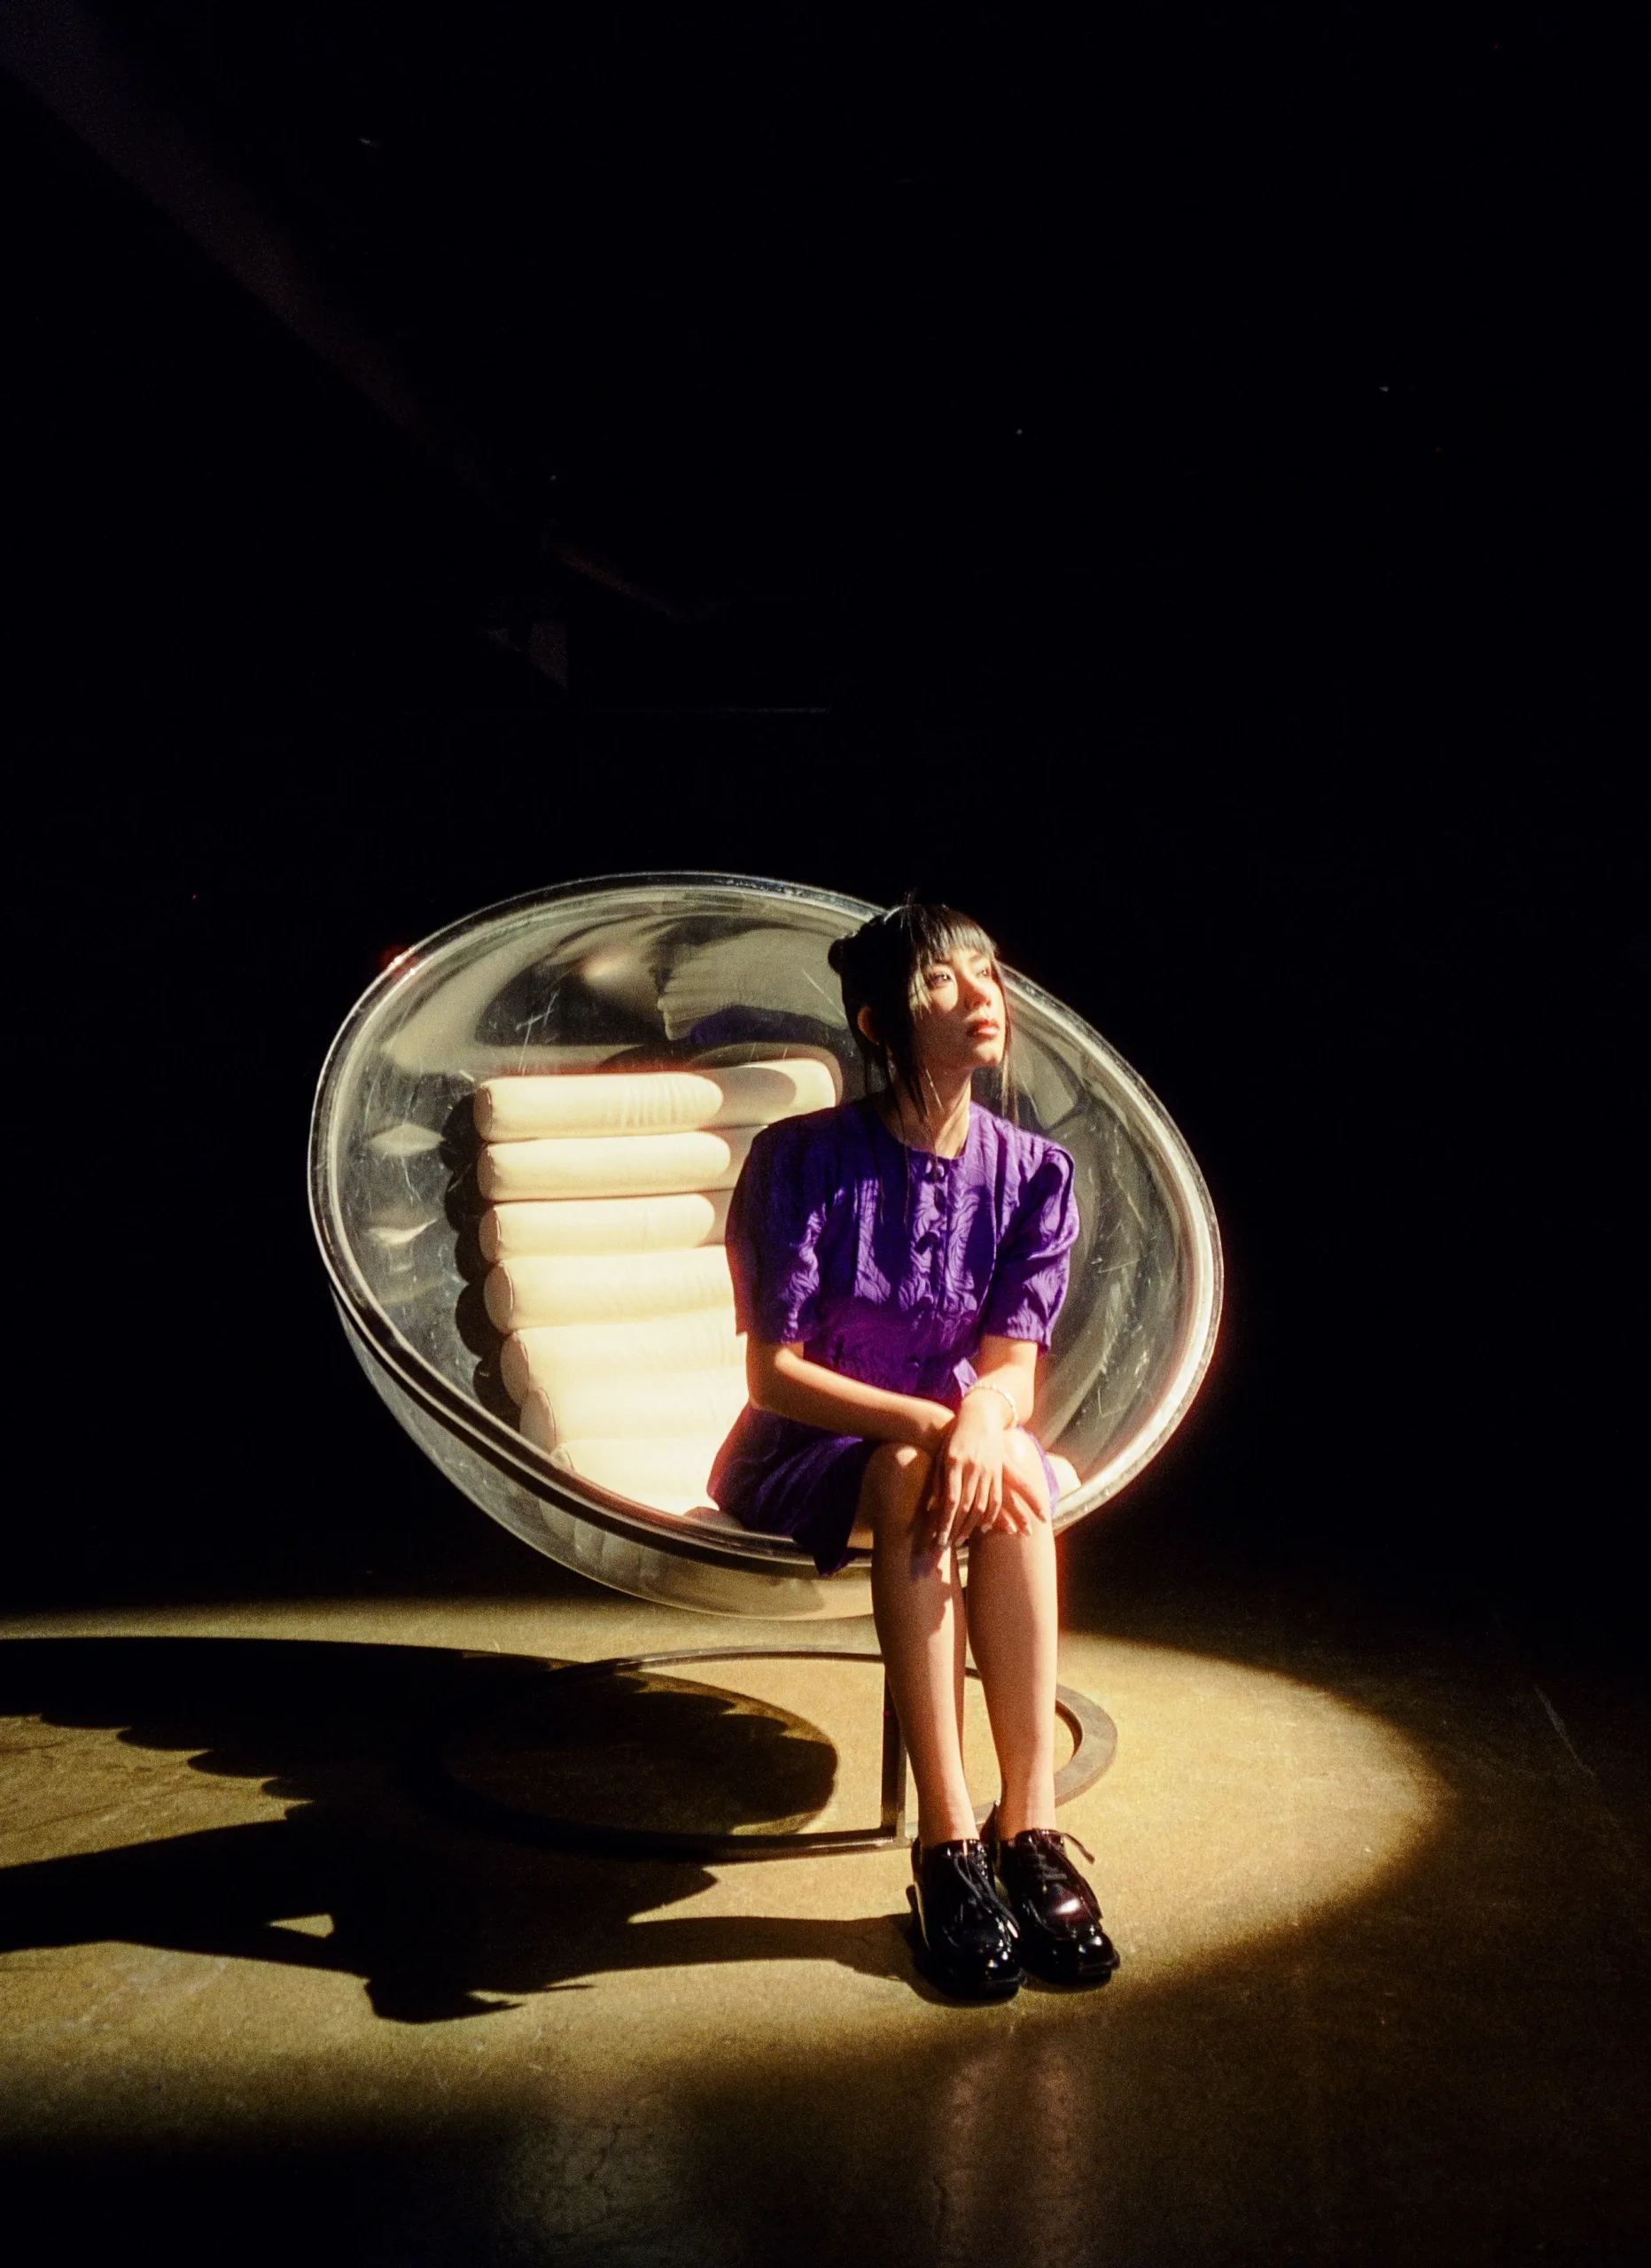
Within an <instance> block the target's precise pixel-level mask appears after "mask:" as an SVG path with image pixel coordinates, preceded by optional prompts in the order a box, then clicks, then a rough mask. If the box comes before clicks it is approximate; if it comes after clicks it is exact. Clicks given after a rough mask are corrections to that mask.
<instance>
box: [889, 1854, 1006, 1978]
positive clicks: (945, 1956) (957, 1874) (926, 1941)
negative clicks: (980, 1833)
mask: <svg viewBox="0 0 1651 2268" xmlns="http://www.w3.org/2000/svg"><path fill="white" fill-rule="evenodd" d="M912 1875H913V1877H914V1881H915V1888H914V1889H913V1891H912V1904H913V1907H915V1910H916V1915H917V1933H918V1938H919V1941H920V1943H919V1954H918V1965H919V1967H920V1968H921V1969H922V1970H923V1974H924V1976H925V1977H927V1978H928V1979H929V1982H930V1983H931V1985H934V1986H935V1987H936V1988H937V1990H938V1991H939V1992H946V1993H948V1994H949V1995H950V1996H951V1998H952V1999H953V2000H1013V1999H1014V1997H1015V1995H1016V1992H1019V1990H1020V1988H1021V1983H1022V1977H1021V1966H1020V1961H1019V1959H1018V1957H1017V1955H1016V1945H1015V1924H1014V1922H1012V1921H1010V1919H1009V1915H1008V1914H1007V1913H1006V1912H1005V1911H1004V1908H1003V1906H1002V1903H1001V1900H1000V1899H999V1897H998V1894H997V1892H996V1891H995V1890H994V1889H993V1886H992V1871H991V1868H989V1867H988V1866H987V1864H986V1854H985V1846H984V1845H981V1844H979V1843H977V1842H974V1841H972V1840H971V1841H970V1842H967V1843H931V1844H930V1845H928V1847H927V1848H926V1849H923V1848H921V1847H920V1846H919V1845H917V1844H915V1843H914V1844H913V1845H912Z"/></svg>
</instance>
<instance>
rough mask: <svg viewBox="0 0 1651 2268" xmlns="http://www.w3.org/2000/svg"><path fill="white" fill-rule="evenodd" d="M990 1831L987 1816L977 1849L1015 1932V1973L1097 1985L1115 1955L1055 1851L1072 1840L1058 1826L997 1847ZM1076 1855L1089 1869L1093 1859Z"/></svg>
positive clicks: (1083, 1890)
mask: <svg viewBox="0 0 1651 2268" xmlns="http://www.w3.org/2000/svg"><path fill="white" fill-rule="evenodd" d="M996 1826H997V1820H996V1816H995V1814H994V1815H993V1818H991V1819H989V1820H988V1821H986V1826H985V1835H986V1838H987V1839H986V1844H985V1849H986V1852H987V1854H988V1857H989V1859H990V1861H991V1866H992V1871H993V1874H994V1875H995V1876H996V1877H997V1881H998V1885H999V1887H1000V1889H1001V1891H1002V1894H1003V1903H1004V1904H1005V1905H1006V1906H1007V1907H1008V1908H1009V1912H1010V1914H1011V1915H1013V1916H1014V1919H1015V1927H1016V1930H1017V1931H1018V1932H1019V1952H1020V1959H1021V1965H1022V1967H1023V1968H1025V1969H1030V1970H1031V1971H1032V1975H1033V1976H1034V1977H1041V1978H1042V1979H1043V1981H1044V1983H1045V1984H1046V1985H1104V1984H1105V1983H1106V1981H1107V1978H1108V1977H1110V1976H1111V1974H1112V1972H1113V1970H1114V1969H1116V1968H1117V1967H1118V1948H1117V1947H1116V1946H1114V1944H1113V1943H1112V1940H1111V1938H1109V1937H1108V1935H1107V1933H1106V1931H1105V1930H1103V1929H1102V1926H1101V1907H1100V1903H1099V1901H1098V1900H1097V1899H1096V1897H1095V1894H1094V1891H1093V1890H1092V1889H1091V1888H1090V1886H1089V1884H1087V1883H1086V1881H1085V1880H1084V1877H1083V1876H1082V1875H1080V1874H1079V1871H1078V1869H1077V1868H1076V1867H1075V1866H1074V1865H1073V1864H1072V1862H1071V1860H1070V1859H1069V1858H1068V1857H1067V1855H1066V1853H1065V1852H1064V1851H1063V1848H1062V1847H1061V1846H1062V1845H1063V1844H1065V1843H1078V1837H1076V1836H1075V1835H1067V1834H1065V1833H1063V1830H1062V1829H1060V1828H1058V1827H1029V1828H1027V1829H1025V1830H1024V1833H1022V1834H1020V1835H1013V1836H1010V1837H1009V1840H1008V1841H1007V1842H1001V1841H999V1839H998V1837H997V1835H996V1833H995V1829H996ZM1078 1848H1079V1850H1080V1851H1083V1853H1084V1856H1085V1858H1086V1859H1087V1860H1089V1863H1090V1864H1091V1866H1093V1865H1094V1852H1091V1851H1087V1850H1085V1849H1084V1845H1082V1844H1081V1843H1078Z"/></svg>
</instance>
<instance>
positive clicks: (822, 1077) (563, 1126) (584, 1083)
mask: <svg viewBox="0 0 1651 2268" xmlns="http://www.w3.org/2000/svg"><path fill="white" fill-rule="evenodd" d="M840 1089H841V1080H840V1078H839V1076H838V1075H837V1071H836V1068H835V1066H833V1065H830V1064H828V1063H825V1062H823V1061H820V1060H816V1059H814V1058H813V1057H810V1056H798V1057H794V1058H790V1059H788V1060H785V1061H784V1062H778V1063H743V1064H740V1065H738V1066H736V1067H734V1068H729V1069H727V1070H715V1071H629V1072H627V1071H597V1072H593V1073H587V1074H575V1075H572V1076H565V1077H559V1078H537V1077H533V1076H527V1077H517V1078H509V1077H507V1078H498V1079H485V1080H484V1081H483V1082H482V1084H480V1085H479V1087H478V1088H477V1090H476V1097H475V1102H474V1105H473V1107H474V1111H475V1115H476V1130H477V1132H478V1133H479V1135H480V1136H481V1138H482V1139H483V1140H484V1141H486V1142H525V1141H533V1140H538V1139H543V1138H558V1139H565V1138H567V1137H568V1136H571V1135H589V1134H610V1135H632V1134H664V1133H670V1132H676V1131H681V1130H689V1129H693V1128H698V1127H708V1126H768V1125H772V1124H773V1122H774V1121H775V1119H778V1118H791V1117H795V1116H796V1115H797V1114H798V1112H799V1111H805V1110H829V1109H830V1107H831V1106H832V1105H833V1103H835V1102H836V1101H837V1097H838V1094H839V1091H840Z"/></svg>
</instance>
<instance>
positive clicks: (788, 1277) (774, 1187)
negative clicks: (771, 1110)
mask: <svg viewBox="0 0 1651 2268" xmlns="http://www.w3.org/2000/svg"><path fill="white" fill-rule="evenodd" d="M833 1167H834V1158H833V1151H832V1146H831V1145H830V1143H829V1141H826V1140H823V1139H822V1138H821V1136H820V1134H819V1133H818V1131H817V1130H815V1128H814V1127H813V1126H811V1125H810V1123H809V1122H808V1121H807V1120H806V1119H792V1120H789V1121H785V1122H782V1123H781V1124H780V1125H778V1126H773V1127H768V1128H767V1129H765V1130H764V1131H763V1132H762V1133H760V1134H759V1136H758V1137H757V1139H756V1140H755V1141H754V1142H753V1143H752V1146H751V1152H750V1154H749V1155H748V1156H747V1158H746V1160H745V1164H744V1169H743V1170H742V1172H741V1174H740V1177H739V1180H738V1181H737V1182H736V1184H735V1189H734V1195H733V1198H732V1199H731V1200H730V1202H729V1205H728V1229H727V1242H728V1273H729V1275H730V1276H731V1277H732V1278H733V1280H734V1317H735V1323H736V1328H737V1329H739V1330H740V1331H743V1332H748V1333H749V1334H750V1336H751V1337H752V1338H753V1339H756V1340H762V1341H763V1342H764V1343H765V1344H767V1345H768V1346H771V1347H787V1346H791V1345H793V1344H795V1343H796V1342H797V1341H798V1340H806V1339H810V1338H812V1337H813V1336H814V1333H815V1331H816V1328H817V1325H818V1322H819V1301H820V1246H821V1240H822V1237H823V1236H824V1234H825V1231H826V1225H827V1223H828V1220H829V1216H830V1213H831V1209H832V1204H833V1200H834V1199H835V1198H836V1196H837V1175H836V1173H835V1171H834V1170H833Z"/></svg>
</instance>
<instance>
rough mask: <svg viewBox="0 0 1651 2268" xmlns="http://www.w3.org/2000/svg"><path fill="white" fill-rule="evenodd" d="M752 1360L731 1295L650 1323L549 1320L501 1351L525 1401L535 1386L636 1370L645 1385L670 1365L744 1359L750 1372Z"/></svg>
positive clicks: (506, 1377)
mask: <svg viewBox="0 0 1651 2268" xmlns="http://www.w3.org/2000/svg"><path fill="white" fill-rule="evenodd" d="M744 1360H745V1342H744V1339H742V1338H741V1337H740V1336H739V1335H738V1333H737V1332H736V1331H735V1328H734V1304H733V1301H729V1302H728V1305H727V1306H726V1307H720V1308H702V1309H699V1310H698V1311H697V1313H694V1314H690V1315H679V1316H667V1317H658V1318H656V1319H653V1320H650V1321H648V1322H645V1323H574V1324H541V1325H539V1326H536V1327H535V1328H534V1329H533V1330H530V1331H513V1332H511V1333H510V1337H509V1338H508V1339H507V1340H505V1342H504V1347H503V1349H502V1353H501V1355H500V1357H499V1374H500V1376H501V1378H502V1379H503V1381H504V1386H505V1391H506V1392H507V1393H508V1394H509V1395H510V1399H511V1401H512V1402H525V1401H526V1398H527V1395H528V1394H529V1392H530V1391H531V1389H532V1388H533V1387H534V1386H541V1387H542V1388H543V1389H544V1391H545V1392H546V1393H547V1394H558V1393H560V1392H561V1390H562V1388H563V1386H565V1385H567V1384H569V1383H570V1382H572V1381H573V1380H576V1379H594V1378H599V1379H618V1378H629V1379H635V1380H636V1381H637V1384H638V1385H639V1386H642V1387H645V1386H647V1385H648V1383H649V1381H650V1379H652V1378H654V1377H655V1376H657V1375H658V1374H660V1373H662V1372H665V1371H711V1370H728V1369H732V1368H733V1367H734V1366H735V1365H736V1364H738V1365H741V1366H742V1369H741V1375H742V1377H743V1376H744V1369H743V1365H744ZM730 1422H731V1421H730ZM602 1430H603V1431H604V1432H610V1433H611V1432H614V1431H616V1430H618V1429H617V1428H614V1427H611V1426H607V1427H604V1428H603V1429H602Z"/></svg>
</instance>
